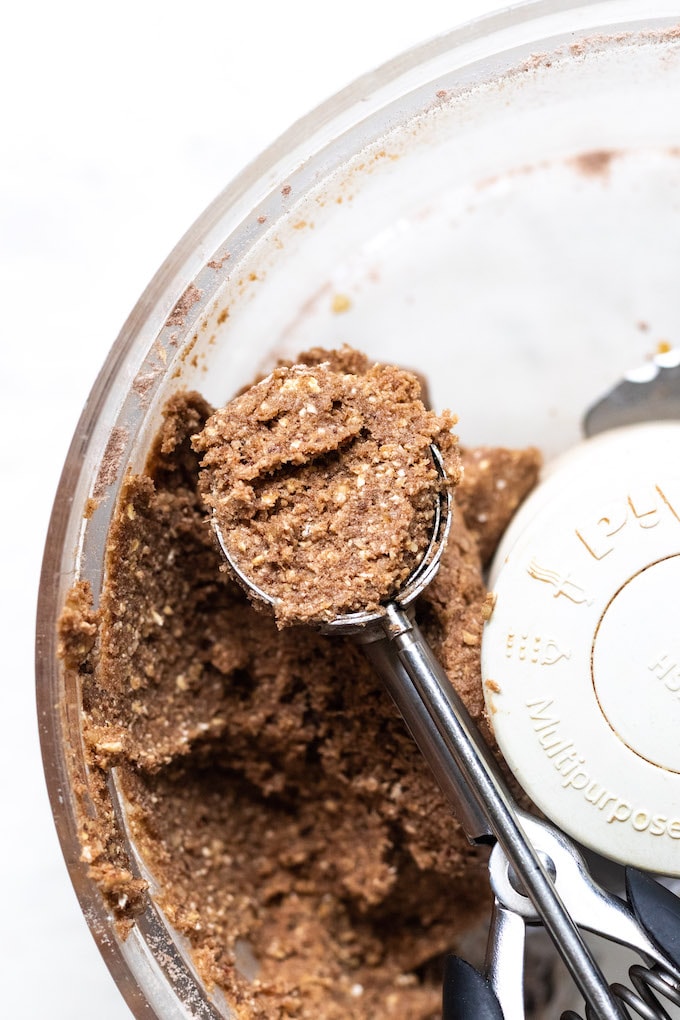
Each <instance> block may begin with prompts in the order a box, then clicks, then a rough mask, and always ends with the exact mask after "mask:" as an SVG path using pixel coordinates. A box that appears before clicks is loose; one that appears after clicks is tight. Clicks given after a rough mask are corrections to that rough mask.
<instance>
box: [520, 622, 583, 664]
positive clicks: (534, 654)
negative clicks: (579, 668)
mask: <svg viewBox="0 0 680 1020" xmlns="http://www.w3.org/2000/svg"><path fill="white" fill-rule="evenodd" d="M505 657H506V659H513V658H514V659H517V660H518V661H519V662H530V663H531V664H532V665H536V666H554V665H555V663H556V662H560V661H561V660H563V659H570V658H571V651H570V650H569V649H567V648H561V647H560V645H559V644H558V642H557V641H556V640H555V638H543V637H539V636H537V635H530V632H529V631H525V632H520V631H514V630H511V631H509V633H508V636H507V637H506V639H505Z"/></svg>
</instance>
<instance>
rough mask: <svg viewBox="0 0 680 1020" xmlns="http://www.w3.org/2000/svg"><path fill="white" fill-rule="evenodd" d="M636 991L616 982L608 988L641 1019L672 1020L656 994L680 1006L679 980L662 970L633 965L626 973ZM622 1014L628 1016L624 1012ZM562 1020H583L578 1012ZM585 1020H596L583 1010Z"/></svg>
mask: <svg viewBox="0 0 680 1020" xmlns="http://www.w3.org/2000/svg"><path fill="white" fill-rule="evenodd" d="M628 973H629V975H630V980H631V983H632V984H633V986H634V987H635V991H633V989H632V988H628V987H627V986H626V985H622V984H619V983H618V982H617V983H615V984H613V985H611V990H612V992H613V994H614V995H615V996H616V997H617V999H620V1001H621V1002H622V1003H624V1004H625V1006H627V1007H629V1008H630V1009H632V1010H634V1011H635V1015H636V1016H639V1017H642V1020H671V1018H670V1016H669V1014H668V1013H667V1012H666V1010H665V1009H664V1008H663V1006H662V1005H661V1003H660V1002H659V1000H658V999H657V997H656V995H655V994H654V993H655V992H656V993H657V994H658V995H662V996H663V997H664V998H665V999H666V1000H667V1001H668V1002H672V1003H674V1004H675V1005H676V1006H680V981H678V980H677V979H676V978H675V977H673V975H671V974H669V973H668V971H665V970H663V969H662V968H661V967H658V966H657V967H643V966H642V965H641V964H635V965H634V966H632V967H631V968H630V970H629V971H628ZM624 1015H625V1016H628V1017H630V1013H628V1010H627V1009H626V1010H625V1011H624ZM561 1020H583V1018H582V1017H580V1016H579V1015H578V1013H574V1012H573V1010H567V1012H566V1013H563V1014H562V1017H561ZM586 1020H597V1017H596V1016H595V1014H594V1013H593V1011H592V1010H591V1009H587V1010H586Z"/></svg>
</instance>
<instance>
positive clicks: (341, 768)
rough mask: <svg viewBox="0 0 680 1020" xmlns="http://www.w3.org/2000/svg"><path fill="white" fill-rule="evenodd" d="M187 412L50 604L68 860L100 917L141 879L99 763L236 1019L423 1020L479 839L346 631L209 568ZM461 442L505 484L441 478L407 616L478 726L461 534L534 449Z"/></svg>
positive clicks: (506, 492) (471, 533)
mask: <svg viewBox="0 0 680 1020" xmlns="http://www.w3.org/2000/svg"><path fill="white" fill-rule="evenodd" d="M324 357H325V358H328V357H329V355H328V354H327V353H324ZM348 357H349V354H348V352H344V353H342V355H341V356H339V355H336V354H333V355H331V360H333V359H339V362H340V363H342V364H344V365H346V364H347V358H348ZM306 360H307V361H308V363H312V364H313V363H315V362H316V361H318V360H320V358H319V356H318V354H316V353H312V354H311V355H309V356H308V358H307V359H306ZM211 413H212V409H211V408H210V407H209V406H208V405H207V404H206V403H205V401H204V400H203V399H202V398H201V397H200V396H198V395H197V394H181V395H178V396H177V397H175V398H173V399H172V400H171V401H170V402H169V405H168V407H167V409H166V415H165V420H164V424H163V427H162V429H161V431H160V434H159V436H158V437H157V441H156V444H155V448H154V451H153V453H152V456H151V458H150V462H149V465H148V469H147V471H146V472H145V473H144V474H142V475H136V476H130V477H128V479H127V482H126V484H125V486H124V490H123V492H122V495H121V497H120V501H119V506H118V511H117V514H116V517H115V521H114V523H113V526H112V528H111V531H110V535H109V544H108V562H107V580H106V585H105V588H104V591H103V593H102V598H101V602H100V606H99V608H98V610H97V612H95V611H94V610H93V609H92V607H91V601H90V597H89V592H88V589H87V586H86V585H85V584H79V585H77V586H76V587H75V589H74V590H73V592H72V594H71V597H70V599H69V602H68V605H67V607H66V608H65V611H64V614H63V619H62V626H61V638H62V657H63V659H64V666H65V668H67V669H70V670H77V671H78V674H79V682H80V684H81V689H82V699H83V713H84V735H85V741H86V746H87V753H88V755H89V764H90V770H89V771H90V775H89V789H88V790H87V797H88V798H89V805H90V807H89V810H85V808H84V809H83V813H82V820H81V829H80V837H81V842H82V847H83V850H82V856H83V859H84V860H85V861H87V862H88V864H89V866H90V873H91V875H92V877H93V878H94V879H95V880H96V881H97V882H98V883H99V885H100V888H101V889H102V892H103V894H104V895H105V897H106V899H107V902H108V903H109V905H110V907H111V909H112V911H113V912H114V914H115V915H116V917H117V918H118V919H119V923H120V924H121V926H123V927H124V926H125V925H126V924H127V925H129V924H132V923H134V916H135V914H136V913H137V912H138V911H139V909H141V907H142V906H143V903H144V899H145V895H146V894H145V891H144V883H143V882H142V881H141V880H140V879H138V878H134V877H133V875H132V873H131V869H130V865H129V862H128V861H127V859H126V857H125V854H124V851H123V849H122V846H121V838H120V833H119V831H118V828H117V824H116V820H115V817H114V815H113V812H112V809H111V804H110V799H109V797H108V794H107V788H106V780H107V776H108V775H109V770H110V769H111V767H112V766H114V765H115V766H117V776H118V780H119V782H120V784H121V785H122V786H123V788H124V789H125V792H126V795H127V797H128V798H129V800H130V825H131V827H132V830H133V835H134V838H135V841H136V843H137V845H138V848H139V850H140V852H141V853H142V855H143V856H144V858H145V859H146V861H147V863H148V865H149V867H150V869H151V871H152V872H153V876H154V880H155V882H156V883H157V886H158V892H157V894H156V897H155V898H156V901H157V902H158V903H159V904H160V906H161V907H162V909H163V910H164V911H165V912H166V914H167V916H168V918H169V920H170V921H171V922H172V924H173V925H175V926H176V928H177V929H178V930H179V931H180V932H181V933H183V934H184V935H185V936H186V937H187V938H188V939H189V940H190V943H191V945H192V947H193V952H194V955H195V961H196V964H197V967H198V969H199V971H200V973H201V974H202V976H203V978H204V980H205V981H206V984H207V985H208V986H210V985H211V984H217V985H218V986H221V987H222V988H224V990H225V993H226V995H227V999H228V1000H229V1002H230V1003H233V1008H234V1009H235V1011H236V1015H237V1016H238V1017H239V1020H283V1018H298V1020H383V1018H389V1017H395V1018H396V1017H398V1018H399V1020H434V1018H436V1017H437V1016H438V1015H439V1011H440V978H441V971H440V967H441V960H442V956H443V954H445V953H446V952H448V951H450V950H451V949H455V947H456V945H457V943H458V942H459V940H460V938H461V937H462V936H463V935H464V934H465V933H466V932H468V931H469V930H470V929H471V928H472V927H473V925H474V923H475V922H476V921H477V920H478V919H479V918H480V916H482V915H483V914H484V913H485V911H486V910H487V908H488V902H489V892H488V880H487V876H486V866H485V861H484V856H483V854H482V853H481V852H479V851H477V850H474V849H472V848H471V847H470V846H469V845H468V843H467V840H466V839H465V836H464V834H463V833H462V831H461V830H460V827H459V825H458V823H457V821H456V820H455V819H454V818H452V816H451V814H450V811H449V809H448V807H447V805H446V804H445V803H444V801H443V798H442V797H441V795H440V793H439V791H438V789H437V787H436V784H435V782H434V780H433V778H432V777H431V774H430V773H429V771H428V768H427V766H426V765H425V763H424V761H423V759H422V758H421V756H420V754H419V752H418V751H417V750H416V748H415V746H414V745H413V743H412V741H411V739H410V737H409V735H408V733H407V732H406V731H405V728H404V726H403V724H402V722H401V720H400V719H399V718H398V717H397V715H396V712H395V710H394V708H393V706H392V704H391V702H390V700H389V698H388V696H387V695H386V693H385V692H384V690H383V688H382V685H381V683H380V681H379V680H378V679H377V678H376V677H375V676H374V675H373V674H372V672H371V670H370V668H369V666H368V665H367V663H366V661H365V660H364V659H363V657H362V655H361V653H360V651H359V650H358V649H357V648H356V647H355V646H354V645H352V644H351V643H350V642H348V641H345V640H343V639H341V638H336V637H334V638H325V637H323V636H322V635H320V634H318V633H317V632H316V631H315V630H314V629H311V628H306V627H297V628H286V629H285V630H283V631H279V630H277V628H276V626H275V623H274V621H273V620H271V619H269V618H268V617H267V616H266V615H264V614H262V613H256V612H254V610H253V609H252V607H251V606H250V604H249V603H248V602H247V601H246V599H245V597H244V596H243V594H242V592H241V591H240V589H238V588H237V587H236V585H235V584H234V583H233V582H232V581H231V580H230V579H229V578H228V576H227V575H226V574H225V572H224V570H223V569H221V557H220V554H219V553H218V551H217V549H216V545H215V542H214V537H213V535H212V531H211V528H210V525H209V523H208V521H207V520H206V513H205V508H204V506H203V504H202V500H201V496H200V493H199V483H198V476H199V456H198V454H196V453H195V452H194V451H193V450H192V448H191V437H192V436H194V435H196V434H198V433H199V432H201V430H202V429H203V427H204V425H205V422H206V421H207V420H208V418H209V417H210V415H211ZM474 456H475V455H474V453H472V454H469V453H463V464H464V465H465V464H466V463H470V462H471V458H472V459H474ZM484 456H485V459H486V460H487V461H488V463H489V467H488V474H489V477H494V464H500V465H501V472H502V474H500V475H499V474H496V477H502V478H503V479H504V482H505V484H504V486H501V487H500V488H498V487H494V486H488V485H485V486H484V492H485V500H486V502H485V504H484V505H485V507H486V508H487V509H486V511H485V513H486V514H487V519H486V521H480V520H479V519H478V517H479V515H476V514H475V512H474V508H475V491H474V489H472V488H470V485H469V483H468V482H467V480H466V476H465V475H464V476H463V478H462V480H461V482H460V485H459V493H460V497H459V502H460V505H461V507H463V508H464V511H463V512H459V513H457V515H456V519H455V522H454V527H453V530H452V535H451V538H450V541H449V545H448V547H447V550H446V553H445V555H444V559H443V563H442V568H441V570H440V573H439V575H438V576H437V578H436V579H435V580H434V582H433V583H432V584H431V586H430V588H429V589H428V591H427V593H426V594H425V595H424V596H423V598H422V599H421V602H420V603H419V619H420V622H421V625H422V627H423V629H424V631H425V633H426V635H427V637H428V639H429V640H430V642H431V644H432V646H433V648H434V650H435V652H436V653H437V654H438V656H439V657H440V659H441V661H442V662H443V664H444V666H445V668H446V669H447V672H448V675H449V677H450V679H451V681H452V683H454V684H455V686H456V688H457V689H458V690H459V692H460V693H461V695H462V696H463V698H464V700H465V702H466V704H467V705H468V708H469V709H470V711H471V713H472V715H473V716H474V717H475V718H476V719H478V720H479V721H480V723H481V725H482V728H483V729H484V730H485V731H486V733H487V735H488V727H487V726H486V722H485V719H484V717H483V698H482V692H481V682H480V666H479V642H480V634H481V627H482V614H483V604H484V599H485V595H486V592H485V589H484V585H483V582H482V574H481V561H480V554H479V549H480V547H481V548H487V546H488V544H489V532H488V531H487V525H488V523H489V521H490V520H491V518H493V521H494V529H497V528H498V526H499V525H500V524H501V523H503V524H505V523H506V522H507V517H508V514H507V512H506V509H505V508H506V507H507V506H514V505H516V503H517V502H519V500H520V499H521V498H522V497H523V496H524V495H525V494H526V491H527V490H528V488H530V487H531V485H532V484H533V482H534V481H535V479H536V475H537V470H538V456H537V454H536V452H535V451H532V450H531V451H526V452H525V453H523V454H514V455H513V456H512V457H511V458H510V459H508V456H507V453H506V452H504V451H494V450H488V451H486V452H485V455H484ZM471 477H472V478H473V479H474V478H475V474H474V472H472V474H471ZM465 508H467V509H465ZM494 540H495V531H494ZM92 808H94V810H93V809H92ZM244 961H245V962H244Z"/></svg>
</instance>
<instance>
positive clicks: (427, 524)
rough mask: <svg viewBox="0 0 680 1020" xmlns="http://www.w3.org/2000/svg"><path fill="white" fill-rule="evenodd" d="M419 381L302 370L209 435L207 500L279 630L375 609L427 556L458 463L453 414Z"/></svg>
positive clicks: (271, 380) (204, 440) (202, 438)
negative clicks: (429, 397)
mask: <svg viewBox="0 0 680 1020" xmlns="http://www.w3.org/2000/svg"><path fill="white" fill-rule="evenodd" d="M419 398H420V384H419V382H418V380H417V379H416V377H415V376H414V375H412V374H410V373H409V372H405V371H403V370H402V369H398V368H394V367H393V366H391V365H371V364H369V362H368V360H367V359H365V361H364V363H363V364H360V363H358V359H357V358H356V356H355V357H354V363H353V364H352V365H351V370H349V371H347V370H345V369H344V366H343V367H340V366H339V365H338V364H337V359H336V363H335V364H333V365H331V364H330V362H322V363H320V364H317V365H305V364H297V365H293V366H291V367H281V368H278V369H276V371H274V372H273V373H272V374H271V375H270V376H268V377H267V378H266V379H264V380H262V381H261V382H259V383H257V384H256V385H254V386H252V387H251V388H250V389H249V390H247V391H246V392H245V393H242V394H241V395H240V396H238V397H236V399H234V400H233V401H231V403H229V404H227V406H226V407H223V408H221V409H220V410H219V411H217V412H216V413H215V414H214V415H213V416H212V417H211V418H210V419H209V420H208V422H207V424H206V426H205V428H204V430H203V431H202V432H201V433H200V435H198V436H196V437H195V438H194V441H193V446H194V449H195V450H196V451H198V452H199V453H202V454H203V460H202V462H201V463H202V466H203V468H204V470H203V472H202V476H201V480H202V488H203V494H204V498H205V501H206V504H207V506H208V507H209V509H211V510H214V513H215V520H216V523H217V525H218V527H219V529H220V531H221V534H222V541H223V542H224V544H225V546H226V548H227V550H228V553H229V556H230V558H231V559H232V561H233V562H234V563H235V565H236V566H237V567H238V568H239V569H240V570H241V571H242V573H243V574H244V575H245V576H246V577H247V578H248V579H249V580H250V581H252V582H253V583H254V584H255V585H257V586H258V587H259V588H260V589H261V590H262V591H264V592H265V594H266V595H268V596H270V597H271V598H273V599H274V600H275V602H274V613H275V616H276V620H277V622H278V624H279V626H285V625H287V624H291V623H311V622H315V621H316V622H319V621H324V620H332V619H333V618H335V617H337V616H339V615H341V614H343V613H351V612H359V611H362V610H366V611H369V612H370V611H374V610H375V609H377V607H378V605H379V603H380V602H382V601H385V600H386V599H388V598H389V597H391V596H392V595H394V594H396V593H397V591H398V590H399V589H400V588H401V587H402V586H403V583H404V581H405V580H406V579H407V577H408V576H409V574H411V573H412V572H413V570H414V569H415V567H416V566H417V565H418V563H419V562H420V560H421V559H422V557H423V555H424V553H425V551H426V549H427V547H428V544H429V541H430V538H431V535H432V527H433V520H434V515H435V509H436V505H437V501H438V498H439V493H440V490H441V488H442V486H443V484H444V483H443V481H442V479H441V478H440V476H439V474H438V472H437V470H436V467H435V464H434V461H433V459H432V455H431V452H430V446H431V444H433V443H434V444H436V445H437V446H438V447H439V450H440V451H441V453H442V455H443V457H444V459H445V461H446V466H447V473H448V478H449V483H450V484H451V485H455V483H456V482H457V481H458V474H459V459H458V455H457V451H456V445H455V440H454V437H453V436H452V435H451V427H452V426H453V424H454V423H455V418H454V417H453V415H451V414H450V413H449V412H444V414H442V415H436V414H434V412H433V411H428V410H427V409H426V408H425V406H424V405H423V403H422V401H421V400H420V399H419Z"/></svg>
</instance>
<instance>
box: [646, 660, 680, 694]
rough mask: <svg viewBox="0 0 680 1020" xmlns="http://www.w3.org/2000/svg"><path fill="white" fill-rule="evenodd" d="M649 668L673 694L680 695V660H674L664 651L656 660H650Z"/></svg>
mask: <svg viewBox="0 0 680 1020" xmlns="http://www.w3.org/2000/svg"><path fill="white" fill-rule="evenodd" d="M647 669H649V670H650V672H652V673H654V675H655V676H656V677H658V679H659V680H661V682H662V683H663V685H664V687H665V688H666V689H667V690H668V691H670V692H671V694H676V695H678V697H680V662H675V661H673V659H671V657H670V656H669V655H668V654H667V653H666V652H664V653H663V654H662V655H658V656H656V657H655V659H654V662H650V664H649V666H648V667H647Z"/></svg>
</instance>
